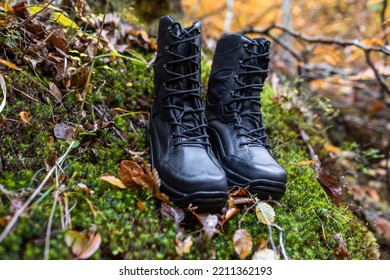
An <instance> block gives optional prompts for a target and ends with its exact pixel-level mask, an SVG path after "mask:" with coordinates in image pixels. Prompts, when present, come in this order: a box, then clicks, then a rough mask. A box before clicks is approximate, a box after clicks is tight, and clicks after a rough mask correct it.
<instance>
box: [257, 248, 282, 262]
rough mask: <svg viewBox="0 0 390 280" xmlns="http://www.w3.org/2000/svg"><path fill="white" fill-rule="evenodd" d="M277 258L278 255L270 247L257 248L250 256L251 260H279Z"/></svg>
mask: <svg viewBox="0 0 390 280" xmlns="http://www.w3.org/2000/svg"><path fill="white" fill-rule="evenodd" d="M279 258H280V257H279V255H278V254H276V253H275V251H274V250H271V249H264V250H257V251H256V252H255V253H254V254H253V256H252V260H279Z"/></svg>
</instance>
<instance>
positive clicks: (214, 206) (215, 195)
mask: <svg viewBox="0 0 390 280" xmlns="http://www.w3.org/2000/svg"><path fill="white" fill-rule="evenodd" d="M161 191H162V192H164V193H165V194H167V195H168V196H169V198H170V199H171V200H172V201H173V202H174V203H175V204H176V205H177V206H179V207H181V208H187V207H189V206H190V205H191V207H197V209H196V212H199V213H202V212H210V213H215V212H219V211H221V209H222V208H223V207H224V206H225V204H226V201H227V199H228V194H227V193H224V192H195V193H191V194H184V193H180V192H177V191H176V190H174V189H172V188H171V187H169V186H168V185H166V184H165V183H164V182H163V181H161Z"/></svg>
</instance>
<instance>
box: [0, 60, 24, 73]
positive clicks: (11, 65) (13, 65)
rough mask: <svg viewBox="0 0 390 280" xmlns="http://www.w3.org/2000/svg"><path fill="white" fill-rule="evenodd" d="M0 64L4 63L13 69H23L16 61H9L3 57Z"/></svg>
mask: <svg viewBox="0 0 390 280" xmlns="http://www.w3.org/2000/svg"><path fill="white" fill-rule="evenodd" d="M0 64H3V65H5V66H7V67H9V68H11V69H13V70H17V71H21V70H22V69H20V68H19V67H18V66H16V65H15V64H14V63H12V62H10V61H7V60H4V59H1V58H0Z"/></svg>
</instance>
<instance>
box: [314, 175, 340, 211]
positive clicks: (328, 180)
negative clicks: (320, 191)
mask: <svg viewBox="0 0 390 280" xmlns="http://www.w3.org/2000/svg"><path fill="white" fill-rule="evenodd" d="M317 179H318V182H319V183H320V184H321V186H322V187H323V188H324V190H325V192H326V193H327V195H328V196H329V197H330V198H331V200H332V201H333V203H334V204H335V205H336V206H339V204H340V199H341V188H340V185H339V181H338V180H337V178H336V177H335V176H333V175H330V174H326V173H321V174H320V175H317Z"/></svg>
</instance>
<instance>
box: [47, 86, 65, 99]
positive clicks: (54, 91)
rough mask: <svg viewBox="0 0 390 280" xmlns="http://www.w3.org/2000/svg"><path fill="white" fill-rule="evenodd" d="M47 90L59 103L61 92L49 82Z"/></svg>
mask: <svg viewBox="0 0 390 280" xmlns="http://www.w3.org/2000/svg"><path fill="white" fill-rule="evenodd" d="M49 88H50V93H51V94H52V95H53V96H54V97H55V98H56V99H57V101H59V102H60V101H61V99H62V92H61V91H60V89H59V88H58V87H57V86H56V84H55V83H53V82H49Z"/></svg>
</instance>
